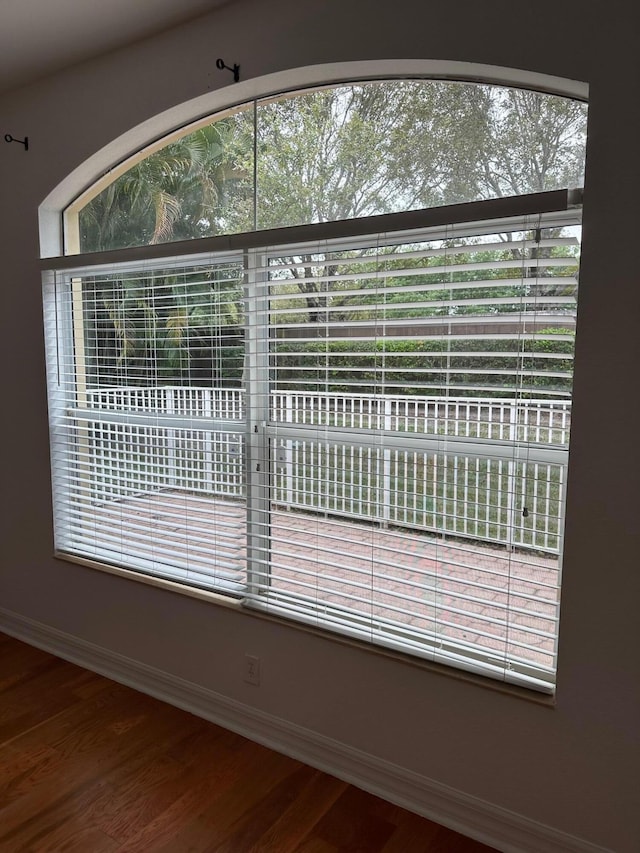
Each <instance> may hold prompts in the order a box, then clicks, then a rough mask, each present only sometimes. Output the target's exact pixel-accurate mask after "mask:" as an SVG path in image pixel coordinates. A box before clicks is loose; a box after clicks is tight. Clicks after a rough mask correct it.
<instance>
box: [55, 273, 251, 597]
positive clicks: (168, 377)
mask: <svg viewBox="0 0 640 853" xmlns="http://www.w3.org/2000/svg"><path fill="white" fill-rule="evenodd" d="M240 260H241V259H240ZM240 260H239V259H238V258H230V259H215V260H210V259H207V258H203V259H199V260H198V262H197V263H195V264H194V265H193V266H190V265H189V266H185V265H180V264H178V263H176V262H168V263H165V264H163V265H160V266H153V265H148V264H146V265H145V264H133V265H131V264H129V265H127V264H122V265H114V266H112V267H111V266H110V267H106V268H101V269H93V268H90V269H88V270H78V271H75V272H74V273H73V274H70V273H64V274H56V275H55V276H53V277H50V280H49V281H48V283H47V284H46V290H45V305H46V307H47V312H46V328H47V333H48V334H47V339H48V346H49V389H50V410H51V421H52V459H53V485H54V495H55V532H56V547H57V548H58V549H59V550H60V551H61V552H64V553H70V554H75V555H78V556H81V557H85V558H87V559H93V560H97V561H102V562H106V563H109V564H113V565H117V566H121V567H123V568H128V569H134V570H137V571H140V572H144V573H149V574H153V575H158V576H161V577H165V578H170V579H173V580H178V581H184V582H186V583H192V584H194V585H200V586H215V587H217V588H222V589H230V590H236V589H239V588H240V586H241V585H242V584H243V583H244V579H245V572H246V553H245V551H246V549H245V539H246V537H245V529H246V522H245V488H244V474H243V467H242V466H243V460H242V443H243V441H244V436H245V424H244V409H243V397H242V395H241V394H239V392H238V387H239V384H240V382H241V379H242V370H243V359H244V355H243V348H244V332H243V323H244V319H243V313H242V311H243V301H242V289H241V286H242V269H241V263H240ZM212 499H214V500H215V505H216V512H215V514H212V513H211V512H210V503H211V500H212Z"/></svg>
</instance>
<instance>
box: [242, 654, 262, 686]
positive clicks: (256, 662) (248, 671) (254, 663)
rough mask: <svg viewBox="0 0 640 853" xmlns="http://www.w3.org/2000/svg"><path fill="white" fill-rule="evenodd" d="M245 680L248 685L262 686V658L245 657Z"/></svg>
mask: <svg viewBox="0 0 640 853" xmlns="http://www.w3.org/2000/svg"><path fill="white" fill-rule="evenodd" d="M244 680H245V681H246V682H247V684H255V685H256V686H257V685H259V684H260V658H257V657H255V656H254V655H245V656H244Z"/></svg>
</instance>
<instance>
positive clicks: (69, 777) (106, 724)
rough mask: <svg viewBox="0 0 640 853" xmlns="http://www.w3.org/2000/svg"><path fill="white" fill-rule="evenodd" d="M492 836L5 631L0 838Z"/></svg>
mask: <svg viewBox="0 0 640 853" xmlns="http://www.w3.org/2000/svg"><path fill="white" fill-rule="evenodd" d="M214 850H215V851H228V853H235V851H250V850H251V851H274V853H289V851H298V853H334V851H363V853H377V851H381V853H382V851H384V853H414V851H416V853H417V851H424V853H482V851H484V853H488V851H490V850H491V848H489V847H486V846H484V845H482V844H479V843H477V842H475V841H471V840H469V839H466V838H464V837H463V836H461V835H458V834H456V833H454V832H451V831H450V830H447V829H444V828H442V827H439V826H437V825H436V824H434V823H431V822H430V821H428V820H425V819H422V818H419V817H417V816H416V815H413V814H411V813H410V812H406V811H403V810H402V809H400V808H398V807H397V806H393V805H390V804H389V803H386V802H384V801H383V800H380V799H377V798H376V797H373V796H371V795H369V794H366V793H364V792H363V791H360V790H359V789H358V788H354V787H353V786H351V785H347V784H346V783H344V782H341V781H339V780H338V779H335V778H333V777H332V776H328V775H327V774H325V773H321V772H319V771H317V770H313V769H312V768H310V767H308V766H306V765H304V764H301V763H300V762H299V761H295V760H293V759H290V758H286V757H284V756H282V755H279V754H278V753H276V752H272V751H271V750H269V749H266V748H265V747H262V746H259V745H257V744H254V743H252V742H251V741H248V740H246V739H245V738H242V737H240V736H239V735H236V734H233V733H231V732H228V731H226V730H224V729H221V728H219V727H218V726H215V725H213V724H212V723H207V722H205V721H204V720H201V719H199V718H198V717H194V716H192V715H191V714H188V713H186V712H184V711H180V710H178V709H176V708H174V707H172V706H170V705H166V704H164V703H162V702H159V701H157V700H155V699H152V698H150V697H148V696H145V695H144V694H141V693H137V692H136V691H134V690H131V689H130V688H127V687H123V686H122V685H120V684H116V683H115V682H113V681H110V680H108V679H106V678H103V677H102V676H99V675H95V674H94V673H91V672H88V671H87V670H83V669H81V668H80V667H77V666H74V665H73V664H70V663H67V662H66V661H63V660H60V659H58V658H55V657H53V656H52V655H49V654H47V653H46V652H42V651H40V650H38V649H35V648H33V647H31V646H28V645H26V644H24V643H21V642H18V641H17V640H14V639H12V638H10V637H7V636H6V635H3V634H0V851H2V853H5V851H6V853H18V851H30V853H42V852H43V851H51V853H61V851H67V852H68V853H69V852H70V851H75V853H101V851H121V853H124V851H144V852H145V853H146V852H147V851H153V852H154V853H155V851H167V853H169V851H171V853H191V851H214Z"/></svg>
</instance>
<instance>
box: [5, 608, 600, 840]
mask: <svg viewBox="0 0 640 853" xmlns="http://www.w3.org/2000/svg"><path fill="white" fill-rule="evenodd" d="M0 631H3V632H4V633H6V634H9V635H11V636H12V637H15V638H16V639H19V640H23V641H24V642H26V643H29V644H30V645H33V646H37V647H38V648H40V649H43V650H44V651H47V652H50V653H51V654H54V655H56V656H57V657H60V658H64V659H65V660H68V661H70V662H72V663H75V664H78V665H79V666H82V667H84V668H86V669H89V670H92V671H93V672H97V673H100V674H101V675H104V676H106V677H107V678H111V679H113V680H114V681H117V682H119V683H121V684H126V685H127V686H129V687H132V688H134V689H135V690H139V691H141V692H142V693H147V694H149V695H150V696H154V697H155V698H157V699H160V700H162V701H163V702H167V703H169V704H171V705H175V706H176V707H178V708H182V709H183V710H185V711H189V712H190V713H192V714H196V715H197V716H199V717H202V718H204V719H206V720H209V721H210V722H212V723H215V724H217V725H219V726H222V727H223V728H226V729H229V730H231V731H234V732H236V733H237V734H240V735H242V736H244V737H246V738H249V739H250V740H253V741H256V742H257V743H260V744H263V745H264V746H267V747H269V748H271V749H274V750H276V751H277V752H281V753H283V754H284V755H288V756H290V757H291V758H295V759H297V760H299V761H302V762H304V763H305V764H309V765H310V766H311V767H315V768H317V769H319V770H323V771H325V772H327V773H330V774H331V775H332V776H336V777H338V778H339V779H343V780H344V781H346V782H349V783H351V784H353V785H355V786H356V787H358V788H362V789H363V790H365V791H368V792H369V793H371V794H375V795H376V796H378V797H382V798H383V799H385V800H388V801H390V802H392V803H395V804H396V805H399V806H402V807H403V808H406V809H409V810H410V811H413V812H416V813H417V814H420V815H422V816H423V817H426V818H429V819H430V820H433V821H435V822H436V823H439V824H442V825H443V826H446V827H449V828H450V829H453V830H455V831H456V832H461V833H463V834H464V835H467V836H469V837H471V838H475V839H476V840H477V841H481V842H483V843H484V844H488V845H490V846H492V847H495V848H497V849H498V850H501V851H503V853H613V851H611V850H609V849H607V848H604V847H599V846H597V845H595V844H592V843H591V842H589V841H585V840H584V839H581V838H577V837H576V836H573V835H568V834H567V833H564V832H561V831H560V830H557V829H554V828H552V827H550V826H546V825H544V824H541V823H538V822H537V821H534V820H531V819H530V818H527V817H525V816H523V815H521V814H517V813H516V812H512V811H509V810H508V809H504V808H502V807H500V806H496V805H494V804H492V803H489V802H486V801H485V800H481V799H479V798H478V797H473V796H470V795H469V794H465V793H464V792H462V791H459V790H457V789H455V788H451V787H449V786H448V785H443V784H442V783H440V782H438V781H437V780H435V779H429V778H428V777H426V776H422V775H420V774H418V773H414V772H412V771H410V770H406V769H404V768H403V767H400V766H398V765H395V764H393V763H391V762H388V761H384V760H382V759H380V758H377V757H376V756H374V755H370V754H368V753H365V752H362V751H360V750H357V749H354V748H353V747H350V746H349V745H348V744H345V743H341V742H339V741H336V740H333V739H332V738H328V737H326V736H324V735H320V734H317V733H316V732H314V731H312V730H310V729H306V728H304V727H303V726H299V725H296V724H294V723H290V722H288V721H287V720H284V719H281V718H279V717H275V716H273V715H271V714H267V713H265V712H264V711H259V710H257V709H255V708H253V707H251V706H250V705H245V704H244V703H241V702H238V701H236V700H234V699H229V698H228V697H226V696H223V695H221V694H219V693H216V692H215V691H213V690H209V689H207V688H204V687H201V686H200V685H198V684H194V683H192V682H189V681H185V680H184V679H182V678H179V677H177V676H175V675H171V674H170V673H167V672H164V671H163V670H159V669H156V668H155V667H151V666H148V665H146V664H143V663H141V662H139V661H137V660H134V659H132V658H129V657H126V656H124V655H121V654H118V653H116V652H112V651H110V650H109V649H106V648H103V647H100V646H96V645H94V644H93V643H90V642H87V641H86V640H83V639H81V638H79V637H74V636H72V635H71V634H67V633H65V632H63V631H59V630H57V629H55V628H50V627H49V626H47V625H45V624H43V623H41V622H36V621H34V620H32V619H28V618H26V617H24V616H21V615H19V614H16V613H12V612H11V611H8V610H5V609H4V608H0Z"/></svg>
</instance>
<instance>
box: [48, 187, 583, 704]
mask: <svg viewBox="0 0 640 853" xmlns="http://www.w3.org/2000/svg"><path fill="white" fill-rule="evenodd" d="M580 204H581V193H580V191H566V190H558V191H552V192H549V193H538V194H531V195H529V196H518V197H513V198H509V199H492V200H488V201H481V202H471V203H467V204H462V205H452V206H449V207H447V208H442V207H441V208H430V209H426V210H421V211H409V212H405V213H399V214H384V215H382V216H375V217H368V218H367V219H360V220H349V221H346V222H338V223H322V224H314V225H306V226H295V227H293V228H284V229H274V230H272V231H269V232H264V231H262V232H246V233H244V234H238V235H229V236H225V237H214V238H204V239H202V240H198V241H185V242H183V243H180V244H176V243H170V244H161V245H156V246H148V247H136V248H132V249H123V250H114V251H110V252H104V253H95V254H91V255H84V256H74V257H66V258H57V259H51V260H48V261H43V262H42V267H43V271H44V279H45V285H48V286H49V287H54V288H55V276H56V274H60V273H64V274H65V275H67V276H70V277H73V276H74V275H78V274H79V271H80V270H86V269H94V270H98V269H100V268H101V267H102V268H104V267H105V265H106V267H111V266H112V265H114V264H117V263H129V264H134V265H135V264H140V265H141V266H144V264H147V263H149V262H151V261H155V260H164V261H166V260H168V259H175V262H176V263H178V262H179V263H184V262H188V261H189V258H194V257H196V256H200V255H202V254H203V252H207V253H214V254H216V255H217V254H219V253H220V252H226V253H234V254H235V253H238V252H244V253H245V254H246V256H247V257H248V258H254V257H255V253H256V252H257V251H260V249H261V248H262V247H264V246H269V247H270V248H273V247H274V246H278V245H282V246H288V245H291V244H296V245H299V244H300V243H304V242H308V243H317V242H318V241H320V240H329V239H333V238H336V237H338V236H339V237H340V238H342V239H349V238H360V237H365V236H370V235H374V234H378V233H380V232H394V233H396V234H398V235H401V234H403V233H408V232H410V231H412V230H413V229H415V228H418V227H420V228H423V227H429V228H431V229H436V230H437V228H438V227H442V228H443V229H445V230H444V231H443V233H446V226H447V225H453V224H458V223H468V224H469V227H472V223H474V222H476V221H478V220H482V221H483V222H486V221H487V220H488V219H492V220H494V221H495V223H496V230H497V229H498V228H499V225H500V223H501V221H508V220H511V218H512V217H514V216H523V215H531V214H533V213H536V214H541V213H554V212H556V211H572V210H574V209H575V208H576V207H578V206H580ZM570 215H572V214H570ZM566 218H567V216H566V214H565V213H558V222H563V221H565V220H566ZM69 333H70V329H69V328H67V334H69ZM250 346H251V345H250ZM259 346H260V342H259V341H256V347H259ZM50 358H51V356H50ZM248 359H249V363H250V364H251V359H252V355H251V353H249V355H248ZM253 364H254V369H253V370H250V371H249V373H250V376H249V380H248V381H249V384H251V383H252V382H257V383H258V384H260V383H262V385H264V382H265V381H266V378H265V376H264V371H265V369H266V368H265V367H264V363H263V366H262V367H260V358H259V355H258V360H257V361H255V359H254V362H253ZM256 365H257V366H256ZM51 385H54V383H53V382H52V383H51ZM54 393H55V392H54ZM255 396H258V397H260V396H262V398H263V399H264V398H265V395H264V392H260V391H258V392H257V394H254V395H251V394H250V398H252V397H255ZM53 407H54V408H55V403H54V404H53ZM267 419H268V413H265V411H264V410H262V411H260V412H256V411H254V412H249V413H248V416H247V423H248V424H249V425H252V424H258V423H260V422H264V421H266V420H267ZM52 427H53V428H54V429H55V424H52ZM247 437H248V442H249V444H250V445H251V443H253V448H254V453H255V454H257V458H258V459H260V460H263V459H267V458H268V454H267V451H266V450H265V442H266V441H267V440H268V439H267V433H266V431H259V430H258V431H256V430H254V429H248V432H247ZM249 458H250V460H251V452H250V453H249ZM265 467H266V466H265ZM252 488H254V490H257V493H258V494H257V498H255V497H254V498H253V499H252V500H256V501H257V503H259V504H266V502H267V500H268V491H269V480H268V472H266V471H265V474H264V476H263V477H262V478H258V479H257V481H256V480H254V481H253V486H252ZM266 547H267V548H268V544H266V545H265V542H264V541H263V540H261V539H260V536H258V538H257V539H256V538H255V537H254V539H252V535H251V533H249V558H250V560H249V562H250V563H251V556H252V553H253V554H254V555H255V554H256V553H264V551H265V548H266ZM58 556H61V557H63V558H64V559H67V560H71V561H74V562H80V563H83V564H89V565H92V566H95V567H98V568H103V569H105V570H107V571H115V572H116V573H122V574H124V575H125V576H127V577H134V578H138V575H137V574H136V573H135V572H134V571H131V570H128V569H126V568H125V569H122V568H118V567H117V566H113V565H109V564H108V563H103V562H101V561H100V560H97V561H96V560H88V559H87V558H86V556H84V557H83V556H78V555H76V556H74V555H73V554H70V553H67V552H65V551H64V550H63V551H59V552H58ZM139 579H141V580H144V581H146V582H150V583H153V584H154V585H159V586H165V585H166V586H168V587H169V588H171V589H175V590H178V591H181V592H185V593H186V594H188V595H202V597H206V598H210V599H211V598H213V599H215V600H221V599H220V596H221V594H222V599H223V600H224V598H225V595H224V592H225V590H224V588H223V587H224V585H222V586H220V585H219V586H218V588H217V589H213V590H208V591H204V592H203V591H202V590H198V589H197V588H194V587H189V586H186V587H184V588H183V586H182V585H181V584H178V583H176V582H175V581H173V580H171V579H166V578H165V579H164V580H163V579H162V578H160V577H153V578H148V577H143V576H140V577H139ZM226 592H227V594H229V593H231V595H233V594H234V592H237V590H234V589H228V590H226ZM258 609H260V608H258ZM269 615H270V616H273V615H275V616H276V617H277V618H280V617H281V616H282V614H278V613H277V611H273V610H271V611H270V612H269ZM302 621H303V622H304V621H305V620H302ZM311 627H313V628H314V629H317V628H318V627H322V626H318V624H315V625H312V626H311ZM352 637H355V638H356V639H358V635H357V632H356V634H352ZM374 648H378V647H377V646H374ZM395 651H397V652H400V653H409V654H411V650H410V648H408V646H407V644H406V643H405V644H404V646H403V645H402V644H399V646H398V647H397V648H396V649H395ZM433 660H434V661H435V662H436V663H438V662H443V661H444V662H446V663H449V664H451V663H452V662H453V656H452V655H451V654H449V655H448V656H443V657H442V659H441V658H440V657H438V656H437V655H436V656H434V658H433ZM454 665H455V663H454ZM462 668H463V669H465V670H467V671H469V670H470V671H472V672H473V671H474V667H473V666H471V665H470V664H469V658H468V657H467V659H466V661H465V663H464V665H463V667H462ZM489 670H490V668H489V667H487V666H486V665H484V666H479V667H478V668H477V670H475V671H476V674H481V675H488V674H490V671H489ZM503 680H505V681H509V678H508V677H505V676H504V674H503ZM517 683H518V684H520V685H522V684H523V683H525V684H526V679H524V681H523V679H517ZM528 686H533V687H534V689H539V690H542V691H543V692H552V691H553V685H548V684H547V685H540V684H535V679H534V680H532V681H531V683H530V684H529V685H528Z"/></svg>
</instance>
